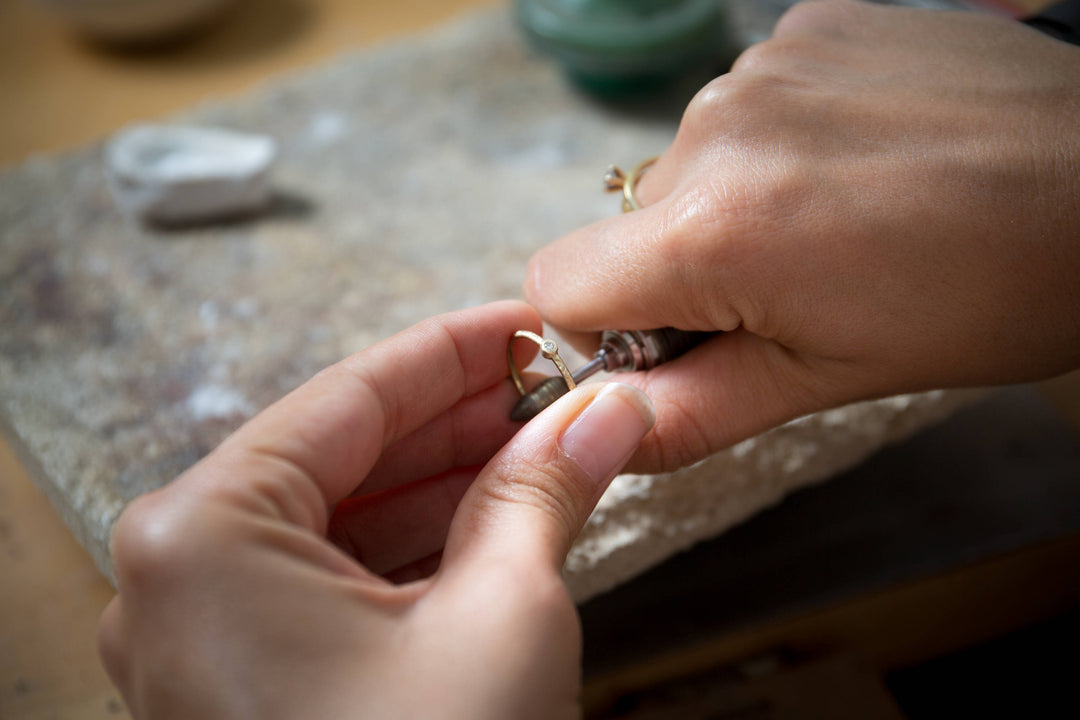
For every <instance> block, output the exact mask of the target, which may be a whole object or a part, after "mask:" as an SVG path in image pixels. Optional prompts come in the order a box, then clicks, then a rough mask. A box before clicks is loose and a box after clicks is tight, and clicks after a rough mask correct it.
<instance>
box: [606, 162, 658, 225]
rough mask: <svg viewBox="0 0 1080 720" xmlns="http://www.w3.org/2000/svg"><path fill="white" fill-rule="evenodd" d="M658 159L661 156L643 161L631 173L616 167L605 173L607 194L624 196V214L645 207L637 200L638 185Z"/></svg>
mask: <svg viewBox="0 0 1080 720" xmlns="http://www.w3.org/2000/svg"><path fill="white" fill-rule="evenodd" d="M658 159H659V156H657V157H651V158H649V159H648V160H642V161H641V162H639V163H638V164H637V165H636V166H635V167H634V169H633V170H631V171H630V172H629V173H624V172H623V171H622V170H620V169H619V168H618V167H617V166H616V165H612V166H611V167H609V168H608V170H607V172H606V173H604V189H605V190H607V192H621V193H622V194H623V201H622V211H623V212H624V213H626V212H630V211H631V210H640V209H641V208H642V207H643V206H642V204H641V202H640V201H639V200H638V199H637V184H638V181H639V180H641V176H642V175H644V174H645V171H646V170H648V169H649V168H650V167H652V165H653V163H655V162H656V161H657V160H658Z"/></svg>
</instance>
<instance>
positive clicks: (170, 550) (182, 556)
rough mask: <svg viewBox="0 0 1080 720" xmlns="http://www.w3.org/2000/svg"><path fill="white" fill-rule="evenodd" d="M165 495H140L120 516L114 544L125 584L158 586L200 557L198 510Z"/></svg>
mask: <svg viewBox="0 0 1080 720" xmlns="http://www.w3.org/2000/svg"><path fill="white" fill-rule="evenodd" d="M163 499H164V498H163V497H162V496H161V495H160V494H158V493H155V494H152V495H149V496H143V497H140V498H138V499H136V500H134V501H133V502H132V503H131V504H130V505H129V506H128V507H127V509H126V510H125V511H124V513H123V514H122V515H121V516H120V519H119V520H117V523H116V526H115V528H114V529H113V533H112V541H111V545H112V560H113V568H114V570H115V573H116V578H117V582H118V583H119V584H120V586H121V587H136V588H139V587H149V586H155V587H156V586H158V585H160V584H161V583H162V582H165V581H167V580H168V579H169V578H172V577H176V576H178V574H179V573H177V570H178V569H181V568H182V567H184V566H185V565H187V564H190V563H192V562H194V561H196V559H197V558H196V557H195V555H196V554H197V552H198V551H197V548H196V544H197V541H198V538H200V537H201V536H202V533H201V532H200V531H199V528H198V527H197V525H196V522H195V521H196V518H195V517H194V512H193V511H192V510H191V509H189V507H188V504H187V503H175V504H170V503H167V502H163ZM170 499H171V498H170Z"/></svg>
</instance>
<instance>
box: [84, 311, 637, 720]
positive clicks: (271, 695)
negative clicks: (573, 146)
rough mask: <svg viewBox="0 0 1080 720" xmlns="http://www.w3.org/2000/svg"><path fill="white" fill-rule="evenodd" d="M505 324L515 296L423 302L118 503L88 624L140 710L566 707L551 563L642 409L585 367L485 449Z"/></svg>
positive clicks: (611, 470) (520, 315)
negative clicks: (110, 593)
mask: <svg viewBox="0 0 1080 720" xmlns="http://www.w3.org/2000/svg"><path fill="white" fill-rule="evenodd" d="M517 329H533V330H536V331H538V330H539V329H540V325H539V319H538V317H537V316H536V313H535V312H534V311H532V310H531V309H530V308H528V307H527V306H525V305H524V304H522V303H500V304H496V305H491V306H487V307H483V308H479V309H476V310H471V311H465V312H461V313H457V314H452V315H447V316H443V317H440V318H436V319H434V320H431V321H428V322H425V323H421V324H420V325H417V326H416V327H414V328H412V329H411V330H409V331H407V332H405V333H402V334H401V335H398V336H395V337H394V338H391V339H390V340H387V341H385V342H384V343H381V344H379V345H376V346H375V347H373V348H371V349H369V350H366V351H364V352H362V353H360V354H358V355H356V356H354V357H352V358H349V359H348V360H345V361H344V362H342V363H340V364H338V365H336V366H334V367H332V368H330V369H328V370H326V371H324V372H322V373H321V374H319V375H318V376H316V377H315V378H314V379H313V380H311V381H310V382H309V383H307V384H306V385H304V386H303V387H301V388H300V389H299V390H296V391H295V392H293V393H292V394H291V395H289V396H288V397H286V398H285V399H283V400H281V401H280V402H278V403H277V404H275V405H274V406H272V407H271V408H269V409H268V410H266V411H265V412H263V413H262V414H260V415H259V416H257V417H256V418H254V419H253V420H252V421H251V422H250V423H248V424H247V425H245V426H244V427H243V428H242V429H240V430H239V431H238V432H237V433H235V434H234V435H233V436H232V437H231V438H229V439H228V440H227V441H226V442H225V443H223V444H222V445H221V446H220V447H219V448H218V449H217V450H215V451H214V452H213V453H212V454H211V455H210V456H208V457H207V458H206V459H205V460H203V461H202V462H200V463H199V464H198V465H196V466H195V467H193V468H192V469H191V470H190V471H188V472H187V473H185V474H184V475H183V476H181V477H180V478H179V479H177V480H176V481H175V482H174V483H172V484H170V485H168V486H167V487H165V488H164V489H162V490H160V491H158V492H155V493H152V494H150V495H147V496H144V497H142V498H140V499H138V500H136V501H135V502H133V503H132V504H131V506H130V507H129V508H128V509H127V510H126V511H125V512H124V514H123V515H122V516H121V518H120V520H119V522H118V524H117V526H116V529H115V532H114V534H113V541H112V551H113V556H112V557H113V561H114V566H115V574H116V580H117V585H118V588H119V595H118V596H117V598H115V599H114V600H113V601H112V603H111V604H110V605H109V606H108V608H107V609H106V611H105V613H104V615H103V617H102V621H101V630H100V642H101V649H102V657H103V659H104V662H105V667H106V669H107V670H108V672H109V674H110V676H111V677H112V678H113V680H114V682H115V683H116V685H117V686H118V687H119V689H120V690H121V692H122V693H123V695H124V697H125V698H126V700H127V702H128V704H129V707H130V709H131V711H132V714H133V715H134V716H135V717H136V718H174V717H175V718H260V719H265V718H335V719H337V720H340V719H342V718H349V717H364V718H381V717H393V718H403V717H417V718H423V717H438V718H469V719H470V720H472V719H476V718H510V717H513V718H545V719H546V718H559V717H576V716H577V714H578V711H577V705H576V703H577V696H578V691H579V690H580V651H581V638H580V629H579V626H578V620H577V614H576V611H575V607H574V604H573V602H572V601H571V599H570V597H569V595H568V594H567V591H566V588H565V586H564V585H563V583H562V579H561V569H562V563H563V561H564V560H565V557H566V553H567V551H568V550H569V547H570V543H571V542H572V540H573V539H574V537H575V536H576V535H577V533H578V532H579V531H580V529H581V527H582V525H583V523H584V522H585V520H586V518H587V517H588V515H589V512H590V511H591V510H592V508H593V506H594V505H595V503H596V501H597V500H598V498H599V497H600V494H601V493H602V492H603V490H604V488H605V487H606V486H607V484H608V482H609V481H610V480H611V479H612V477H613V476H614V475H615V473H616V471H617V470H618V469H619V468H620V467H621V465H622V463H624V462H625V461H626V460H627V459H628V458H629V457H630V455H631V454H632V453H633V451H634V449H635V448H636V446H637V444H638V441H639V440H640V439H641V437H642V436H643V435H644V434H645V433H646V432H647V430H648V428H649V426H650V425H651V423H652V415H651V408H650V406H649V403H648V400H647V399H646V398H645V397H644V396H643V395H641V394H640V393H639V392H637V391H636V390H634V389H633V388H629V387H628V386H619V385H607V386H603V387H602V388H601V387H600V386H590V387H588V388H581V389H580V390H577V391H575V392H573V393H571V394H569V395H567V396H566V397H565V398H564V399H562V400H560V402H559V403H557V404H556V405H554V406H552V408H551V409H550V410H549V411H548V412H545V413H544V414H543V416H542V417H540V418H537V419H536V420H535V421H534V422H532V423H530V424H529V425H528V426H527V427H525V428H524V429H522V430H521V431H520V432H519V433H518V434H517V435H516V437H514V438H513V440H511V441H510V442H509V443H508V444H506V445H505V447H502V448H501V449H499V446H500V445H502V443H503V442H505V441H506V440H507V439H508V438H509V437H510V436H511V434H512V433H513V432H514V431H515V430H517V429H518V428H517V426H516V425H513V424H511V423H509V421H508V420H507V419H506V417H507V413H508V410H509V407H510V406H511V405H512V404H513V398H514V390H513V387H512V386H511V385H510V383H509V382H508V381H507V380H506V375H507V373H506V365H505V357H506V342H507V340H508V338H509V337H510V335H511V334H512V333H513V331H514V330H517ZM489 458H490V459H489ZM485 461H486V462H487V464H486V465H485V466H484V467H483V468H482V469H478V468H476V467H473V468H472V469H471V470H470V469H467V466H471V465H476V464H480V463H484V462H485ZM459 501H460V502H459ZM328 535H329V536H330V537H333V538H334V539H335V540H336V541H337V544H336V545H335V544H332V543H331V542H329V541H328V540H327V536H328ZM444 541H445V550H443V546H444ZM440 552H441V563H439V562H438V557H439V554H440ZM436 565H437V566H438V569H437V571H435V572H434V574H431V573H432V571H433V570H434V568H435V566H436ZM384 576H390V577H394V578H395V579H397V580H399V581H408V582H405V583H404V584H399V585H395V584H393V583H392V582H390V581H389V580H387V579H385V577H384ZM420 578H423V579H420Z"/></svg>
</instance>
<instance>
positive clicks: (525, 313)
mask: <svg viewBox="0 0 1080 720" xmlns="http://www.w3.org/2000/svg"><path fill="white" fill-rule="evenodd" d="M540 328H541V323H540V318H539V316H538V315H537V313H536V311H535V310H533V309H532V308H530V307H529V306H528V305H526V304H525V303H522V302H517V301H510V302H500V303H493V304H491V305H486V306H483V307H479V308H473V309H470V310H463V311H459V312H454V313H448V314H446V315H441V316H438V317H435V318H431V319H429V320H426V321H424V322H421V323H419V324H417V325H414V326H413V327H411V328H409V329H408V330H405V331H403V332H401V333H399V334H397V335H395V336H393V337H391V338H389V339H387V340H384V341H382V342H380V343H378V344H376V345H374V346H372V347H371V348H368V349H367V350H363V351H361V352H359V353H357V354H356V355H353V356H352V357H349V358H347V359H346V360H343V361H342V362H340V363H337V364H336V365H333V366H331V367H329V368H327V369H326V370H323V371H322V372H320V373H319V374H318V375H316V376H315V377H314V378H312V379H311V380H310V381H308V382H307V383H305V384H304V385H302V386H301V387H299V388H298V389H296V390H294V391H293V392H292V393H290V394H289V395H287V396H286V397H285V398H283V399H281V400H279V401H278V402H277V403H275V404H274V405H272V406H270V407H269V408H268V409H267V410H265V411H264V412H262V413H261V414H259V415H258V416H256V417H255V418H254V419H252V420H251V421H250V422H249V423H247V424H246V425H245V426H244V427H242V428H241V429H240V430H239V431H237V432H236V433H235V434H234V435H233V436H232V437H230V438H229V439H228V440H226V442H225V443H223V444H222V446H221V447H220V448H219V449H218V450H217V451H216V452H215V453H214V454H213V455H211V456H210V457H209V458H208V459H207V461H205V462H206V463H208V464H209V467H204V468H202V469H203V472H202V473H200V474H201V475H211V476H216V477H217V479H218V480H222V479H225V481H226V485H227V486H228V487H229V488H232V491H233V492H240V493H241V494H242V495H245V496H246V497H248V498H250V497H252V496H256V497H257V498H258V499H260V500H262V501H264V502H268V503H269V505H268V507H270V508H271V509H272V511H273V512H274V513H275V514H278V515H281V516H284V517H285V518H286V519H288V520H290V521H291V522H295V523H298V524H302V525H305V526H307V527H310V528H311V529H312V530H316V531H318V532H323V531H325V526H326V519H327V514H328V513H327V511H328V509H329V508H330V507H332V506H333V505H335V504H336V503H337V502H338V501H339V500H341V499H342V498H344V497H346V496H348V495H349V494H350V493H352V492H353V491H354V490H355V489H356V488H357V487H358V486H359V485H360V483H362V482H363V479H364V477H365V476H366V475H367V473H368V472H369V471H370V470H371V468H372V467H373V465H374V464H375V462H376V460H377V459H378V458H379V455H380V454H381V453H382V450H383V448H385V447H387V446H388V445H390V444H391V443H393V442H394V441H395V440H398V439H400V438H402V437H404V436H406V435H408V434H409V433H410V432H412V431H414V430H416V429H417V428H419V427H421V426H422V425H424V424H425V423H427V422H428V421H429V420H431V419H432V418H434V417H436V416H438V415H439V414H440V413H442V412H444V411H446V410H448V409H449V408H451V407H453V406H454V405H455V404H456V403H457V402H458V401H460V400H461V399H462V398H465V397H468V396H469V395H472V394H475V393H477V392H479V391H481V390H483V389H485V388H487V387H490V386H491V385H493V384H494V383H497V382H499V381H500V380H501V379H503V378H505V377H506V376H507V374H508V373H507V367H506V343H507V341H508V339H509V338H510V336H511V335H512V334H513V332H514V331H515V330H519V329H530V330H534V331H539V330H540ZM207 471H209V472H207ZM223 474H224V478H223V477H222V475H223ZM211 482H213V481H211ZM219 487H220V486H219Z"/></svg>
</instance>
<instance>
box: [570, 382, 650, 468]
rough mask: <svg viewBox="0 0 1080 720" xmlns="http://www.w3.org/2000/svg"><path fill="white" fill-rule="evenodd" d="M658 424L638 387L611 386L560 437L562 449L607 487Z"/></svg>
mask: <svg viewBox="0 0 1080 720" xmlns="http://www.w3.org/2000/svg"><path fill="white" fill-rule="evenodd" d="M655 421H656V415H655V412H654V410H653V405H652V402H651V401H650V400H649V398H648V397H647V396H646V395H645V393H643V392H641V391H640V390H638V389H637V388H635V387H633V386H631V385H624V384H622V383H610V384H608V385H607V386H605V387H604V388H603V389H602V390H601V391H600V392H598V393H597V394H596V397H594V398H593V400H592V402H590V403H589V404H588V405H587V406H586V407H585V409H584V410H582V411H581V413H579V414H578V416H577V417H576V418H574V421H573V422H572V423H570V427H568V428H566V430H564V431H563V434H562V435H561V436H560V437H559V447H560V448H561V449H562V451H563V452H564V453H566V455H567V456H569V457H570V458H571V459H572V460H574V461H575V462H576V463H577V464H578V465H579V466H580V467H581V469H582V470H584V471H585V472H586V473H587V474H588V476H589V477H590V478H592V479H593V481H594V482H596V483H597V484H606V483H607V482H608V481H609V480H611V479H612V478H613V477H615V475H616V473H618V472H619V470H621V469H622V467H623V465H625V464H626V461H627V460H629V459H630V456H631V455H633V454H634V451H635V450H636V449H637V446H638V443H640V442H641V438H643V437H644V436H645V433H647V432H649V429H650V428H651V427H652V426H653V423H654V422H655Z"/></svg>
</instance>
